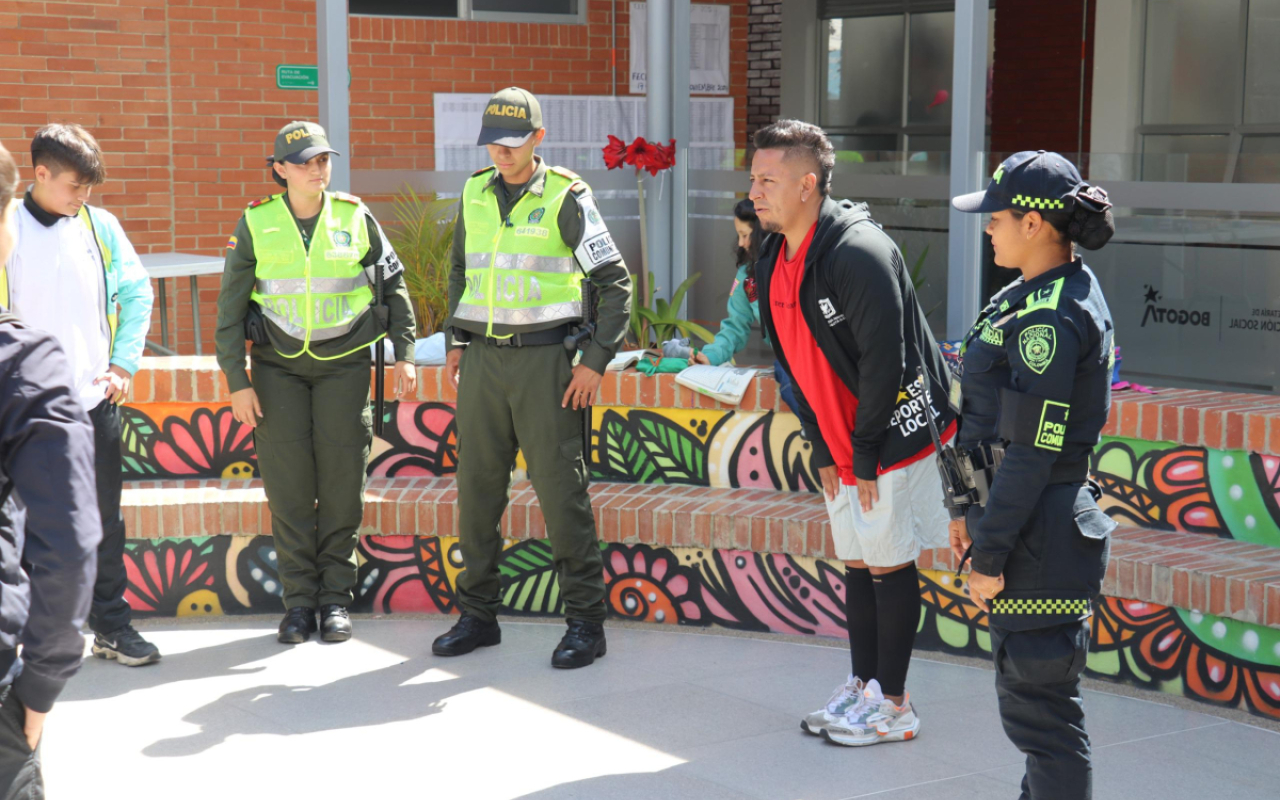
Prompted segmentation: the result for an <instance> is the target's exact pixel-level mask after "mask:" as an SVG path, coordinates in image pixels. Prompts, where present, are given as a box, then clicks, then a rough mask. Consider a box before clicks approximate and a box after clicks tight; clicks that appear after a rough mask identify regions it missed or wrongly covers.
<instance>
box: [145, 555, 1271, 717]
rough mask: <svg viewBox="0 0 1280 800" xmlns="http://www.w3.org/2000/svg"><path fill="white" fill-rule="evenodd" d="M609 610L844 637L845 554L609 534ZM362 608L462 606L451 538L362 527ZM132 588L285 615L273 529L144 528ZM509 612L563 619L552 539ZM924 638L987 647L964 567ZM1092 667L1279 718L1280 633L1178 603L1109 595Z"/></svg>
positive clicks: (941, 582) (512, 563) (936, 580)
mask: <svg viewBox="0 0 1280 800" xmlns="http://www.w3.org/2000/svg"><path fill="white" fill-rule="evenodd" d="M601 550H602V553H601V555H602V556H603V562H604V579H605V587H606V600H605V602H606V604H607V605H608V611H609V614H610V615H611V616H613V617H616V618H620V619H633V620H640V621H645V622H652V623H661V624H669V625H692V626H713V625H714V626H720V627H724V628H728V629H733V630H746V631H757V632H771V633H789V634H797V635H818V636H827V637H836V638H840V637H843V636H844V635H845V616H844V581H843V571H842V565H841V564H840V563H838V562H827V561H823V560H818V559H812V558H800V557H795V556H787V555H777V554H767V553H752V552H748V551H740V550H697V549H693V548H654V547H649V546H648V545H638V544H637V545H624V544H602V545H601ZM357 556H358V561H359V565H360V566H359V573H358V578H357V590H356V592H357V596H356V601H355V604H354V607H353V610H355V611H358V612H366V613H367V612H372V613H378V614H386V613H403V612H413V613H423V612H426V613H457V612H458V605H457V598H456V595H455V587H456V586H457V576H458V573H459V572H460V571H461V568H462V561H461V557H460V555H459V551H458V548H457V538H456V537H414V536H367V537H362V538H361V539H360V545H359V549H358V551H357ZM125 566H126V570H127V572H128V580H129V585H128V590H127V593H126V597H127V598H128V600H129V603H130V604H131V605H132V606H133V608H134V610H135V612H136V613H137V614H138V615H139V616H140V617H144V616H184V615H197V614H206V615H207V614H250V613H256V614H273V615H274V614H279V613H280V611H281V598H280V586H279V578H278V575H277V574H276V570H275V552H274V550H273V548H272V543H271V537H269V536H216V537H210V538H204V539H135V540H131V541H130V542H129V543H128V545H127V549H126V553H125ZM499 569H500V573H501V576H502V588H501V594H502V602H503V606H504V613H506V614H509V615H515V616H542V617H547V616H552V617H554V616H559V615H561V614H563V613H564V606H563V602H562V599H561V596H560V592H559V586H558V583H557V580H556V575H555V568H554V563H553V561H552V556H551V549H550V546H549V545H548V543H547V542H546V541H545V540H541V539H532V540H523V541H508V542H506V545H505V549H504V551H503V555H502V559H501V561H500V563H499ZM920 594H921V598H922V600H923V603H922V608H921V615H920V628H919V636H918V638H917V644H918V645H919V646H920V647H921V648H922V649H931V650H942V651H945V652H950V653H956V654H965V655H971V656H979V657H988V656H989V655H990V652H991V639H990V636H989V635H988V632H987V619H986V615H985V614H983V613H982V612H981V611H979V610H978V609H977V608H976V607H975V606H974V605H973V604H972V603H970V602H969V600H968V597H967V595H966V592H965V587H964V578H963V577H961V578H956V577H955V576H953V575H951V574H950V573H945V572H937V571H933V570H924V571H922V572H921V573H920ZM1088 668H1089V673H1090V674H1091V675H1092V676H1094V677H1099V678H1105V679H1109V680H1116V681H1123V682H1126V683H1133V684H1138V685H1141V686H1144V687H1148V688H1152V689H1156V690H1159V691H1163V692H1166V693H1172V694H1178V695H1184V696H1187V697H1192V698H1196V699H1199V700H1204V701H1207V702H1212V703H1217V704H1220V705H1224V706H1229V707H1242V708H1246V709H1248V710H1250V711H1252V712H1253V713H1256V714H1260V715H1264V716H1267V717H1271V718H1274V719H1280V630H1276V629H1274V628H1266V627H1262V626H1258V625H1250V624H1248V623H1243V622H1237V621H1235V620H1230V619H1222V618H1218V617H1212V616H1208V615H1202V614H1199V613H1195V612H1191V611H1184V610H1182V609H1176V608H1170V607H1165V606H1158V605H1154V604H1151V603H1140V602H1136V601H1132V600H1123V599H1117V598H1103V599H1102V601H1101V602H1100V603H1099V604H1098V606H1097V608H1096V610H1095V614H1094V617H1093V646H1092V650H1091V652H1090V654H1089V663H1088Z"/></svg>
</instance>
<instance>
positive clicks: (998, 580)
mask: <svg viewBox="0 0 1280 800" xmlns="http://www.w3.org/2000/svg"><path fill="white" fill-rule="evenodd" d="M1003 591H1004V576H1003V575H997V576H996V577H994V578H993V577H991V576H990V575H983V574H982V573H981V572H970V573H969V599H970V600H972V601H973V604H974V605H975V606H977V607H978V608H980V609H982V610H983V611H986V612H987V613H990V612H991V609H990V608H989V607H988V606H987V601H988V600H990V599H991V598H993V597H995V596H996V595H998V594H1000V593H1001V592H1003Z"/></svg>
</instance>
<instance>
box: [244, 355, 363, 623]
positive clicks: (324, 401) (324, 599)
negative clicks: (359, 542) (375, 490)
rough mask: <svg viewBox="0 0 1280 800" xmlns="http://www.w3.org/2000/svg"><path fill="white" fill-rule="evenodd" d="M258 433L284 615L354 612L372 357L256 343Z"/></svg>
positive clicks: (255, 367) (255, 376)
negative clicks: (328, 355)
mask: <svg viewBox="0 0 1280 800" xmlns="http://www.w3.org/2000/svg"><path fill="white" fill-rule="evenodd" d="M252 358H253V386H254V389H255V390H256V391H257V393H258V401H259V403H261V404H262V419H260V420H259V421H258V427H257V429H256V430H255V431H254V433H253V442H254V446H255V447H256V448H257V452H258V469H259V471H260V472H261V473H262V484H263V488H264V489H265V490H266V493H267V508H269V509H270V510H271V534H272V537H273V538H274V540H275V547H276V558H277V564H278V569H279V574H280V585H281V587H282V588H283V596H284V606H285V608H294V607H297V606H303V607H306V608H319V607H320V606H322V605H330V604H336V605H340V606H349V605H351V601H352V599H353V592H354V590H355V585H356V535H357V533H358V531H359V529H360V523H361V520H362V518H363V510H364V483H365V465H366V464H367V463H368V460H369V448H370V445H371V444H372V442H373V415H372V412H371V411H370V409H369V376H370V374H371V373H370V368H369V349H368V348H362V349H360V350H358V351H356V352H355V353H351V354H349V355H346V356H343V357H342V358H338V359H335V360H333V361H321V360H319V359H315V358H312V357H311V356H308V355H303V356H299V357H298V358H285V357H283V356H281V355H280V354H278V353H277V352H275V350H274V349H273V348H271V347H270V346H263V345H254V346H253V350H252Z"/></svg>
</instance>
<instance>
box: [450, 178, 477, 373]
mask: <svg viewBox="0 0 1280 800" xmlns="http://www.w3.org/2000/svg"><path fill="white" fill-rule="evenodd" d="M462 217H463V214H462V202H461V201H459V202H458V218H457V220H456V221H455V222H454V223H453V248H452V249H451V250H450V251H449V316H448V317H446V319H453V315H454V314H455V313H457V311H458V304H459V303H461V302H462V295H463V293H464V292H465V291H466V289H467V230H466V227H465V226H464V223H463V219H462ZM445 338H446V339H447V340H448V342H447V347H448V349H450V350H453V349H455V348H459V347H466V346H467V342H469V341H471V334H470V333H468V332H466V331H459V330H458V329H456V328H452V327H450V328H446V329H445Z"/></svg>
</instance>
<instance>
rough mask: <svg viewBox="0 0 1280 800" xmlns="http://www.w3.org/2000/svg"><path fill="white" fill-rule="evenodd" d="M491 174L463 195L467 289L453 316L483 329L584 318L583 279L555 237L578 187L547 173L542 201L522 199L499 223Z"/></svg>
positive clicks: (472, 183) (566, 248)
mask: <svg viewBox="0 0 1280 800" xmlns="http://www.w3.org/2000/svg"><path fill="white" fill-rule="evenodd" d="M492 174H493V173H492V172H489V171H486V172H484V173H481V174H480V175H476V176H473V177H472V178H471V179H470V180H468V181H467V184H466V186H465V187H463V190H462V213H463V214H464V215H465V216H464V218H463V221H464V227H465V229H466V242H465V250H466V287H465V289H464V290H463V294H462V299H461V301H460V302H459V303H458V308H457V311H456V312H455V314H456V316H457V317H458V318H459V319H464V320H470V321H472V322H482V323H485V324H486V325H487V326H488V329H487V331H486V333H487V335H489V336H493V335H494V334H493V326H494V325H495V324H496V325H506V326H511V327H532V326H542V327H545V325H546V323H548V322H561V321H563V322H569V321H572V320H577V319H581V318H582V272H581V270H580V269H579V267H578V264H577V261H576V260H575V259H574V257H573V250H572V248H570V247H569V246H568V245H566V244H565V243H564V239H563V237H562V236H561V234H560V224H559V219H560V207H561V206H562V205H564V203H565V202H567V201H568V198H569V189H570V187H572V186H573V185H574V184H575V183H578V181H575V180H572V179H570V178H567V177H565V176H564V175H561V174H559V173H557V172H555V171H554V170H548V171H547V173H546V182H545V184H544V189H543V195H542V197H539V196H537V195H535V194H532V193H530V192H526V193H525V194H524V195H522V196H521V198H520V200H519V201H518V202H516V204H515V206H514V207H513V208H512V209H511V211H510V213H509V214H508V215H507V219H506V220H503V218H502V215H501V212H500V210H499V208H498V198H497V196H496V194H495V191H496V187H492V188H490V187H489V179H490V177H491V176H492Z"/></svg>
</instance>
